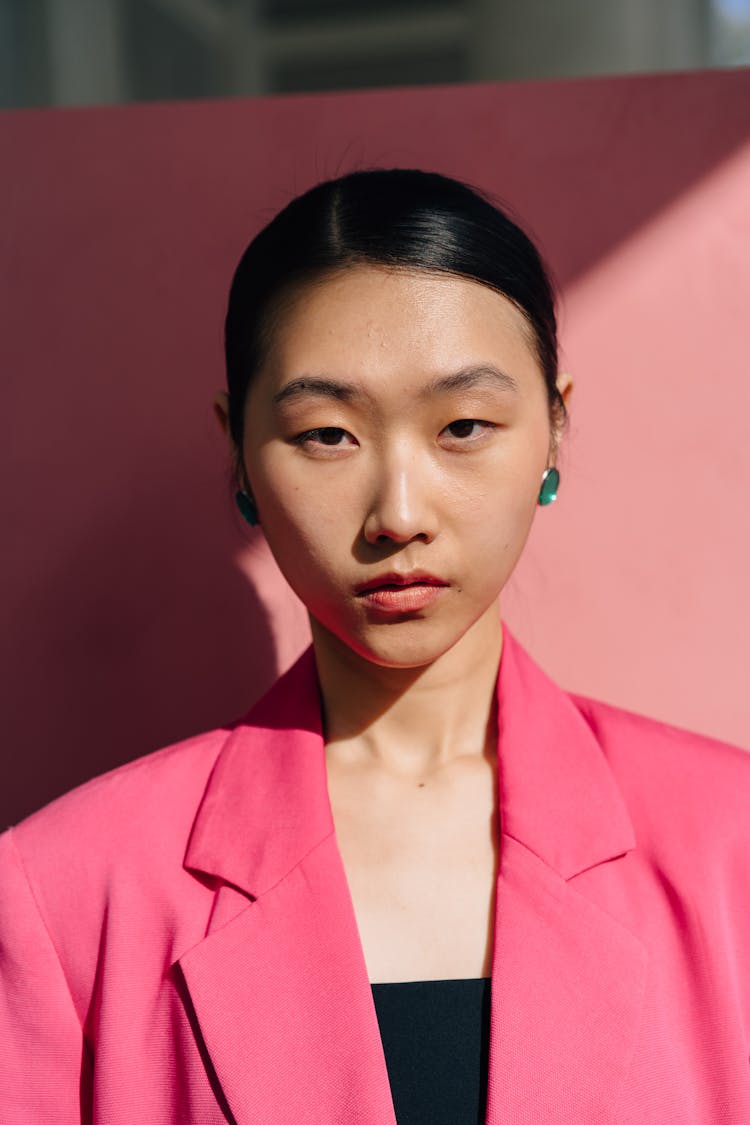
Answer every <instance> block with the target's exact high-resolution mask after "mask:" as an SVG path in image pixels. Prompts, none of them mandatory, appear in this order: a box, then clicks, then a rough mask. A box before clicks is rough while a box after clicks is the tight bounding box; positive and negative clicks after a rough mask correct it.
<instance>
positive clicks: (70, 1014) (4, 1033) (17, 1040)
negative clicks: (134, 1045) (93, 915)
mask: <svg viewBox="0 0 750 1125" xmlns="http://www.w3.org/2000/svg"><path fill="white" fill-rule="evenodd" d="M0 1044H1V1045H2V1046H1V1050H0V1058H2V1063H0V1072H1V1073H2V1080H1V1081H0V1121H3V1122H8V1123H9V1125H21V1123H26V1122H32V1121H33V1122H34V1125H73V1123H75V1125H81V1122H82V1120H85V1119H86V1118H85V1111H84V1112H83V1113H82V1095H83V1091H85V1090H87V1089H88V1088H90V1080H91V1059H90V1055H89V1051H88V1047H87V1046H86V1044H85V1043H84V1036H83V1031H82V1028H81V1023H80V1021H79V1019H78V1015H77V1013H76V1010H75V1006H74V1004H73V998H72V995H71V992H70V989H69V987H68V983H67V981H66V979H65V973H64V972H63V968H62V965H61V964H60V960H59V958H58V956H57V953H56V951H55V946H54V942H53V940H52V937H51V935H50V933H49V932H48V929H47V926H46V925H45V922H44V919H43V917H42V914H41V912H40V909H39V906H38V904H37V902H36V900H35V898H34V894H33V891H32V888H31V886H30V885H29V881H28V879H27V877H26V873H25V871H24V867H23V863H22V860H21V856H20V855H19V852H18V850H17V848H16V846H15V842H14V840H13V830H12V829H9V830H8V831H7V832H5V833H4V834H3V835H2V836H0ZM86 1100H88V1099H86Z"/></svg>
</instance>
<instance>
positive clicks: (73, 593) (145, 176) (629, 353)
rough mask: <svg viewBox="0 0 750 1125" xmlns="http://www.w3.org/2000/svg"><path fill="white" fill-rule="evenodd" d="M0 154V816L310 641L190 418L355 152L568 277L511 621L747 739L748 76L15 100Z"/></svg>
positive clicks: (2, 130)
mask: <svg viewBox="0 0 750 1125" xmlns="http://www.w3.org/2000/svg"><path fill="white" fill-rule="evenodd" d="M0 151H1V152H2V157H3V166H4V168H5V169H12V172H13V174H12V175H8V174H6V175H5V176H4V177H2V179H1V180H0V253H1V254H2V263H3V265H2V282H1V283H0V284H2V291H1V292H0V307H1V308H2V319H3V324H2V332H0V364H1V365H2V366H1V370H2V373H3V383H2V386H3V407H4V408H3V411H2V423H1V424H2V429H3V435H2V437H3V441H2V448H3V472H2V474H0V489H2V497H1V498H0V502H1V504H2V512H3V520H4V524H5V527H6V529H7V530H8V531H9V532H10V534H9V536H6V540H5V550H4V552H3V554H2V557H1V560H0V568H1V569H0V577H1V579H2V588H3V591H4V594H5V597H4V599H3V620H2V622H1V623H0V625H1V632H0V637H1V643H2V646H3V651H2V669H3V676H2V685H3V686H2V692H3V699H2V714H3V716H4V726H5V730H4V735H5V738H4V743H5V746H6V748H7V749H6V752H5V762H4V766H5V768H4V781H5V784H4V786H3V790H2V793H0V824H3V823H7V822H9V821H11V820H13V819H16V818H18V817H19V816H21V815H22V814H24V813H25V812H27V811H29V810H30V809H32V808H34V807H36V806H37V805H39V804H41V803H42V802H44V801H46V800H47V799H49V798H50V797H52V796H54V795H55V794H56V793H59V792H60V791H62V790H63V789H65V788H67V787H69V786H70V785H72V784H74V783H75V782H77V781H79V780H82V779H83V778H85V777H88V776H91V775H92V774H94V773H97V772H100V771H101V770H103V769H106V768H108V767H110V766H112V765H115V764H117V763H118V762H121V761H124V760H126V759H128V758H131V757H135V756H136V755H138V754H141V753H144V752H146V751H148V750H151V749H153V748H155V747H157V746H159V745H161V744H164V743H166V742H169V741H171V740H173V739H176V738H179V737H182V736H184V735H187V734H190V733H192V732H194V731H197V730H199V729H202V728H205V727H207V726H210V725H213V724H216V723H219V722H221V721H224V720H226V719H228V718H231V717H233V716H235V715H236V714H238V713H240V712H242V711H244V710H245V709H246V708H247V707H248V706H249V704H250V703H251V702H252V701H253V699H254V698H255V697H256V696H257V695H258V694H259V693H260V692H261V691H262V690H263V689H264V688H265V687H266V686H267V684H268V683H269V682H270V680H271V679H272V678H273V677H274V676H275V675H276V674H277V672H278V670H279V669H280V668H282V667H284V666H285V665H286V664H288V663H289V661H290V660H291V659H292V657H293V656H294V655H295V653H296V652H297V651H298V650H299V648H300V647H301V646H302V645H303V644H304V643H305V641H306V636H307V634H306V624H305V620H304V616H303V614H302V612H301V609H300V607H299V605H298V604H297V603H295V601H294V599H293V598H292V597H291V595H289V594H288V593H287V592H286V590H285V588H284V586H283V584H282V583H281V580H280V579H279V578H278V575H277V574H276V573H275V572H274V569H273V567H272V565H271V564H270V563H269V560H268V558H267V555H266V552H265V550H264V548H263V544H262V540H260V539H258V538H256V540H255V541H250V542H248V536H247V535H246V534H245V532H244V531H243V529H242V528H241V527H240V525H239V523H238V521H237V519H236V518H235V516H234V514H233V511H232V507H231V503H230V499H229V493H228V485H227V480H226V463H225V457H224V450H223V447H222V444H221V442H220V440H219V436H218V433H217V431H216V428H215V423H214V420H213V418H212V416H211V413H210V399H211V395H212V392H213V391H214V390H215V389H216V388H218V387H219V386H220V385H221V383H222V377H223V376H222V368H221V328H222V315H223V306H224V300H225V293H226V289H227V285H228V281H229V277H230V274H231V271H232V269H233V266H234V264H235V261H236V259H237V257H238V255H239V252H240V250H241V249H242V247H243V246H244V244H245V242H246V241H247V240H248V239H249V237H250V236H251V235H252V234H253V233H254V232H255V231H256V230H257V229H258V228H259V227H260V226H261V225H262V224H263V223H264V222H266V221H267V220H268V219H269V218H270V217H271V215H272V214H273V213H274V211H275V210H276V209H278V207H280V206H281V205H282V204H283V203H285V202H286V201H287V200H288V199H289V198H290V196H291V195H292V194H294V193H296V192H297V191H300V190H302V189H304V188H305V187H307V186H308V185H310V184H311V183H313V182H315V181H316V180H319V179H322V178H325V177H328V176H332V175H336V174H338V173H339V172H342V171H345V170H348V169H349V168H352V167H359V166H363V165H368V164H378V165H385V166H389V165H401V166H418V167H426V168H434V169H437V170H439V171H443V172H446V173H448V174H453V175H458V176H460V177H462V178H464V179H467V180H469V181H470V182H474V183H476V184H478V185H480V186H484V187H486V188H489V189H490V190H493V191H495V192H497V193H498V194H499V195H500V196H501V197H502V198H504V199H506V200H507V201H509V202H510V203H511V204H512V205H513V206H514V207H515V209H516V210H517V211H518V213H519V214H521V215H522V216H523V217H524V218H525V219H526V221H527V223H528V225H530V227H531V228H532V230H533V231H534V232H535V234H536V235H537V236H538V238H539V239H540V241H541V242H542V244H543V246H544V248H545V250H546V252H547V255H548V257H549V259H550V260H551V262H552V264H553V266H554V268H555V272H556V273H557V276H558V278H559V280H560V281H561V283H562V287H563V290H564V305H563V333H562V338H563V346H564V351H565V357H566V361H567V364H568V366H570V367H571V368H572V370H573V371H574V373H575V375H576V380H577V387H576V392H575V396H574V401H573V423H572V428H571V433H570V438H569V442H568V447H567V450H566V452H565V454H564V457H563V462H562V468H563V488H562V491H561V496H560V500H559V502H558V504H557V505H555V506H554V507H553V508H551V509H546V510H544V511H541V510H540V513H539V518H538V520H537V526H536V528H535V530H534V532H533V535H532V541H531V544H530V546H529V550H528V552H527V555H526V556H525V558H524V561H523V562H522V564H521V566H520V568H519V570H518V571H517V574H516V576H515V577H514V579H513V581H512V583H511V588H510V589H509V590H508V592H507V596H506V599H505V610H506V616H507V619H508V621H509V623H510V624H511V626H512V627H514V628H515V630H516V632H517V633H518V634H519V636H520V637H521V639H522V640H523V641H524V642H525V643H526V644H527V645H528V647H529V648H530V649H531V651H532V652H533V653H534V654H535V655H536V656H537V657H538V659H540V661H541V662H542V663H543V664H544V665H545V666H546V667H547V668H548V670H549V671H551V672H552V674H553V675H554V676H556V678H558V680H559V681H560V682H561V683H562V684H564V685H565V686H569V687H571V688H574V689H577V690H581V691H587V692H589V693H591V694H594V695H599V696H601V697H604V698H607V699H610V700H612V701H615V702H618V703H620V704H622V705H624V706H628V707H632V708H634V709H636V710H642V711H645V712H646V713H649V714H653V715H656V716H657V717H661V718H666V719H669V720H672V721H674V722H677V723H681V724H684V725H688V726H691V727H694V728H696V729H699V730H705V731H707V732H710V733H714V734H717V735H719V736H721V737H724V738H727V739H730V740H732V741H735V742H738V743H740V744H741V745H745V746H750V704H749V703H748V694H747V691H746V686H745V680H746V667H747V656H746V648H747V640H746V638H747V637H748V634H750V610H749V609H748V598H747V596H746V590H745V583H746V575H747V574H748V573H750V530H749V529H748V519H747V515H746V513H747V506H748V501H747V495H746V489H747V487H748V485H750V452H748V443H747V441H746V430H747V425H748V418H750V380H749V379H748V375H747V360H748V346H747V339H746V329H745V323H746V309H747V307H748V304H749V303H750V302H749V298H750V257H749V256H748V254H747V246H748V244H749V243H748V235H750V208H749V207H748V204H747V200H748V199H750V73H749V72H747V71H734V72H724V73H708V74H699V75H695V74H693V75H684V76H671V77H644V78H634V79H631V78H627V79H624V78H617V79H609V80H600V79H597V80H585V81H579V82H569V81H568V82H555V83H515V84H504V85H503V84H495V83H492V84H480V85H473V86H452V87H438V88H431V89H407V90H385V91H374V92H366V93H356V94H337V95H315V96H307V97H280V98H275V99H255V100H237V101H230V102H203V103H192V104H181V105H179V104H178V105H174V104H173V105H155V106H136V107H130V108H122V109H106V110H84V111H80V110H78V111H49V112H47V111H45V112H30V111H25V112H20V113H10V114H5V115H0ZM8 541H9V542H8Z"/></svg>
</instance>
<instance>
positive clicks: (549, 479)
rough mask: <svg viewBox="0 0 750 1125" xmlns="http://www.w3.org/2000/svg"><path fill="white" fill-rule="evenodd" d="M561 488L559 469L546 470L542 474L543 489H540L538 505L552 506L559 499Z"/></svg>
mask: <svg viewBox="0 0 750 1125" xmlns="http://www.w3.org/2000/svg"><path fill="white" fill-rule="evenodd" d="M559 487H560V474H559V473H558V471H557V469H555V468H551V469H545V470H544V472H543V473H542V487H541V488H540V489H539V499H538V501H537V503H538V504H541V505H542V507H544V505H545V504H552V503H553V502H554V501H555V500H556V499H557V490H558V488H559Z"/></svg>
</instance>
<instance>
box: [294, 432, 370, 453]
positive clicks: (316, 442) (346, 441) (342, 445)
mask: <svg viewBox="0 0 750 1125" xmlns="http://www.w3.org/2000/svg"><path fill="white" fill-rule="evenodd" d="M294 441H295V444H297V445H301V446H302V448H303V449H307V450H310V451H311V452H314V451H315V450H316V449H317V450H322V449H330V450H334V449H349V448H353V447H354V446H356V444H357V441H356V438H354V437H353V436H352V435H351V434H350V433H349V431H348V430H344V429H342V428H341V426H320V427H318V428H317V429H315V430H305V431H304V433H301V434H298V435H297V437H295V438H294Z"/></svg>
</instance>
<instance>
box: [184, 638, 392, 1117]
mask: <svg viewBox="0 0 750 1125" xmlns="http://www.w3.org/2000/svg"><path fill="white" fill-rule="evenodd" d="M185 865H186V866H187V867H189V868H190V869H192V870H195V871H198V872H200V873H202V874H203V875H209V876H213V877H215V878H217V879H219V880H222V882H223V884H224V885H223V886H222V889H221V892H220V893H219V896H218V899H217V906H216V909H215V911H214V915H213V917H212V920H211V928H210V932H209V934H208V936H207V937H206V938H205V939H204V940H203V941H202V942H200V944H199V945H197V946H196V947H194V948H193V949H191V950H189V951H187V952H186V953H184V954H183V955H182V956H181V957H180V958H179V966H180V970H181V972H182V975H183V977H184V980H185V983H186V985H187V988H188V991H189V994H190V1001H191V1003H192V1006H193V1009H194V1013H195V1017H196V1019H197V1023H198V1026H199V1029H200V1035H201V1037H202V1039H203V1042H204V1044H205V1048H206V1051H207V1053H208V1056H209V1059H210V1063H211V1067H212V1068H213V1070H214V1072H215V1077H216V1079H218V1082H219V1084H220V1086H221V1090H222V1094H223V1097H224V1099H226V1103H227V1105H228V1107H229V1109H230V1111H231V1114H232V1116H233V1119H234V1120H235V1121H236V1122H237V1125H246V1123H248V1125H249V1123H250V1122H252V1123H258V1125H271V1122H277V1121H278V1122H284V1123H286V1122H296V1121H299V1122H305V1123H306V1125H351V1123H352V1122H357V1125H360V1123H361V1125H396V1118H395V1114H394V1111H393V1102H392V1099H391V1093H390V1086H389V1082H388V1073H387V1070H386V1065H385V1059H384V1056H383V1048H382V1044H381V1040H380V1033H379V1029H378V1023H377V1016H376V1013H375V1007H374V1003H373V999H372V992H371V989H370V983H369V980H368V976H367V968H366V965H365V961H364V955H363V952H362V945H361V942H360V938H359V933H358V930H357V924H356V919H355V915H354V909H353V906H352V902H351V897H350V894H349V888H348V884H347V880H346V875H345V872H344V868H343V864H342V861H341V857H340V853H339V850H338V847H337V845H336V840H335V835H334V827H333V817H332V814H331V808H330V803H329V800H328V789H327V782H326V770H325V753H324V744H323V736H322V731H321V715H320V700H319V697H318V690H317V677H316V674H315V667H314V661H313V658H312V654H311V652H310V650H308V652H307V653H305V654H304V655H303V656H302V657H301V659H300V661H298V663H297V665H295V667H294V668H293V669H292V670H291V671H290V672H288V673H287V674H286V676H284V677H282V679H281V680H280V681H279V682H278V683H277V684H276V685H275V687H274V688H273V689H272V691H271V693H270V694H269V695H268V696H266V697H265V699H264V700H262V701H261V703H260V704H259V705H258V707H256V708H255V709H254V710H253V711H252V712H251V713H250V715H249V716H248V718H247V719H246V720H244V721H242V722H241V723H240V724H238V726H237V727H236V728H235V730H234V731H233V733H232V734H231V735H230V738H229V739H228V741H227V744H226V745H225V747H224V748H223V749H222V752H221V754H220V756H219V760H218V762H217V765H216V768H215V771H214V774H213V776H212V778H211V780H210V782H209V785H208V787H207V789H206V793H205V796H204V799H203V803H202V805H201V808H200V810H199V813H198V817H197V819H196V822H195V825H194V828H193V833H192V837H191V841H190V844H189V847H188V852H187V856H186V860H185Z"/></svg>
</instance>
